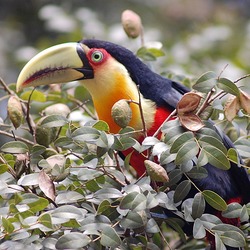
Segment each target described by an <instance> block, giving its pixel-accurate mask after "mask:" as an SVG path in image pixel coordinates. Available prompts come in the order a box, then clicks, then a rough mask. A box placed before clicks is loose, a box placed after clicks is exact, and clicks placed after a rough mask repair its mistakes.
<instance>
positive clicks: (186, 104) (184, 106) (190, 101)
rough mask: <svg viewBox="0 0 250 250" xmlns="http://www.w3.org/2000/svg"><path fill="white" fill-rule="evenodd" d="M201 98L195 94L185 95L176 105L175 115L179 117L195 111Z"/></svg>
mask: <svg viewBox="0 0 250 250" xmlns="http://www.w3.org/2000/svg"><path fill="white" fill-rule="evenodd" d="M201 98H202V97H201V96H200V95H199V94H197V93H193V92H189V93H186V94H185V95H184V96H183V97H182V98H181V100H180V101H179V103H178V104H177V108H176V109H177V113H178V114H179V115H181V114H186V113H190V112H193V111H195V110H196V109H197V107H198V106H199V104H200V100H201Z"/></svg>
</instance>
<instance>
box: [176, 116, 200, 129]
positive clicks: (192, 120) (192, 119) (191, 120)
mask: <svg viewBox="0 0 250 250" xmlns="http://www.w3.org/2000/svg"><path fill="white" fill-rule="evenodd" d="M179 119H180V123H181V125H182V126H183V127H184V128H186V129H188V130H190V131H193V132H196V131H198V130H199V129H201V128H202V127H204V124H203V122H202V120H201V119H200V117H199V116H197V115H196V114H186V115H179Z"/></svg>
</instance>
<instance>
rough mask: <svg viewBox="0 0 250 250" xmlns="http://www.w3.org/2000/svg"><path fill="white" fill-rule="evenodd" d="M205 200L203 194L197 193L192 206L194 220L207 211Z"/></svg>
mask: <svg viewBox="0 0 250 250" xmlns="http://www.w3.org/2000/svg"><path fill="white" fill-rule="evenodd" d="M205 206H206V203H205V199H204V196H203V195H202V193H197V194H196V195H195V196H194V200H193V204H192V217H193V218H194V219H197V218H200V217H201V216H202V214H203V213H204V211H205Z"/></svg>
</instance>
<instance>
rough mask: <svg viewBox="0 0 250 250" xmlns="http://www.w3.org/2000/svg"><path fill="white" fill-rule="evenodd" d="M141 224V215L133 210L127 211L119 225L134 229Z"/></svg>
mask: <svg viewBox="0 0 250 250" xmlns="http://www.w3.org/2000/svg"><path fill="white" fill-rule="evenodd" d="M143 225H144V223H143V220H142V217H141V215H140V214H139V213H137V212H133V211H129V212H128V214H127V216H126V217H124V218H123V219H122V220H121V226H122V227H124V228H130V229H134V228H139V227H141V226H143Z"/></svg>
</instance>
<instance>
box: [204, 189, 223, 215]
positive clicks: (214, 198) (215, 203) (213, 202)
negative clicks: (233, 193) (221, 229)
mask: <svg viewBox="0 0 250 250" xmlns="http://www.w3.org/2000/svg"><path fill="white" fill-rule="evenodd" d="M202 194H203V196H204V198H205V200H206V202H207V203H208V204H209V205H210V206H211V207H213V208H214V209H216V210H218V211H224V210H226V209H227V203H226V202H225V201H224V200H223V199H222V198H221V197H220V196H219V195H218V194H216V193H215V192H213V191H211V190H204V191H202Z"/></svg>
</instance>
